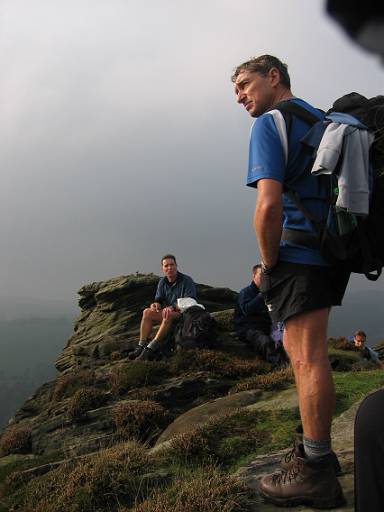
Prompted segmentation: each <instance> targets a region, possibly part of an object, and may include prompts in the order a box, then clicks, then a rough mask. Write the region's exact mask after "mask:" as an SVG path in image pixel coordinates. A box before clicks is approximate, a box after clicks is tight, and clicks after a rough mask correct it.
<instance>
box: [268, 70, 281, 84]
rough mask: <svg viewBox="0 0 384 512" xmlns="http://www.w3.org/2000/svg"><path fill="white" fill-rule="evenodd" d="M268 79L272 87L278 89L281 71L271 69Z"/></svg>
mask: <svg viewBox="0 0 384 512" xmlns="http://www.w3.org/2000/svg"><path fill="white" fill-rule="evenodd" d="M268 78H269V81H270V84H271V85H272V87H276V86H277V85H279V83H280V71H279V70H278V69H277V68H271V69H270V70H269V72H268Z"/></svg>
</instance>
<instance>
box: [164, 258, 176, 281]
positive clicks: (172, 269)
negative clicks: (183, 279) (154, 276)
mask: <svg viewBox="0 0 384 512" xmlns="http://www.w3.org/2000/svg"><path fill="white" fill-rule="evenodd" d="M161 268H162V270H163V274H164V275H165V276H166V277H167V279H168V281H174V280H175V279H176V275H177V265H176V261H175V260H173V259H172V258H165V260H163V261H162V264H161Z"/></svg>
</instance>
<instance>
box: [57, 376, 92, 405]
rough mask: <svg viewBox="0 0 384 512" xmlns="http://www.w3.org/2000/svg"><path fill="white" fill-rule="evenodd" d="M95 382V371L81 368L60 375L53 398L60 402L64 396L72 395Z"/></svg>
mask: <svg viewBox="0 0 384 512" xmlns="http://www.w3.org/2000/svg"><path fill="white" fill-rule="evenodd" d="M94 382H95V372H93V371H92V370H79V371H76V372H71V373H65V374H64V375H60V377H59V378H58V379H57V381H56V385H55V389H54V391H53V399H54V400H55V401H56V402H60V401H61V400H63V398H68V397H70V396H72V395H73V394H74V393H75V392H76V391H77V390H78V389H80V388H83V387H85V386H91V385H92V384H93V383H94Z"/></svg>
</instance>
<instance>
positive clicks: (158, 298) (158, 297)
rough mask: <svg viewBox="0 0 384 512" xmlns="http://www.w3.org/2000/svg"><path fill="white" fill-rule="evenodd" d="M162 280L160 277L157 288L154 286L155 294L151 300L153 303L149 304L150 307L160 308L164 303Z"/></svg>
mask: <svg viewBox="0 0 384 512" xmlns="http://www.w3.org/2000/svg"><path fill="white" fill-rule="evenodd" d="M163 291H164V290H163V280H162V279H160V281H159V282H158V284H157V288H156V294H155V300H154V301H153V303H152V304H151V309H157V310H159V309H161V308H162V305H163V303H164V293H163ZM154 305H157V307H156V308H153V307H152V306H154Z"/></svg>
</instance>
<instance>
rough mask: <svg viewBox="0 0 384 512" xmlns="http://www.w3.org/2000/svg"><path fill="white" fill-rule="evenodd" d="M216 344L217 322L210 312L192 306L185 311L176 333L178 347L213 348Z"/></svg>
mask: <svg viewBox="0 0 384 512" xmlns="http://www.w3.org/2000/svg"><path fill="white" fill-rule="evenodd" d="M215 342H216V322H215V319H214V318H213V317H212V316H211V315H210V314H209V313H208V311H205V309H203V308H201V307H199V306H192V307H190V308H188V309H187V310H186V311H184V313H183V314H182V317H181V321H180V322H179V324H178V325H177V327H176V331H175V343H176V346H179V347H181V348H201V347H212V346H213V345H214V344H215Z"/></svg>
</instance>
